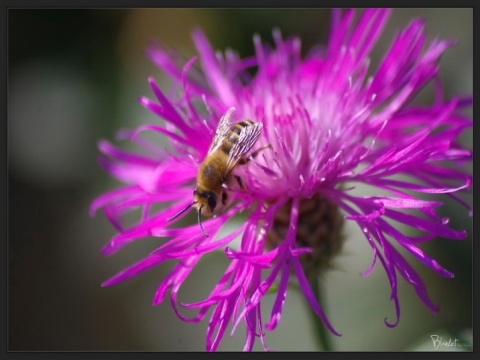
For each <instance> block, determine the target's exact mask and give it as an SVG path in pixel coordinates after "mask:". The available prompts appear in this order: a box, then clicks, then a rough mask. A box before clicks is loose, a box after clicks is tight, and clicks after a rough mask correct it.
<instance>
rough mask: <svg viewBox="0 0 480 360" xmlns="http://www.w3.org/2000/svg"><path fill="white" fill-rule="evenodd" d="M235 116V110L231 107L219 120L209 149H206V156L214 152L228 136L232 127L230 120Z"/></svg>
mask: <svg viewBox="0 0 480 360" xmlns="http://www.w3.org/2000/svg"><path fill="white" fill-rule="evenodd" d="M234 116H235V108H234V107H231V108H230V109H228V110H227V112H226V113H225V114H224V115H223V116H222V117H221V118H220V121H219V122H218V126H217V130H216V132H215V136H214V137H213V140H212V143H211V144H210V148H209V149H208V154H210V153H212V152H214V151H215V150H217V149H218V147H219V146H220V145H221V144H222V142H223V139H225V137H226V136H227V135H228V132H229V130H230V127H231V126H232V123H233V121H232V119H233V117H234Z"/></svg>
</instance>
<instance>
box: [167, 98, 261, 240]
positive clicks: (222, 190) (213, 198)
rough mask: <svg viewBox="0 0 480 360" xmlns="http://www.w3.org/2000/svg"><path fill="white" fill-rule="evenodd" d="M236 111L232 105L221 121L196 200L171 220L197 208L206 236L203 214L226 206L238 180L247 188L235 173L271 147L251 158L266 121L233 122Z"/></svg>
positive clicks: (199, 178) (204, 164) (202, 167)
mask: <svg viewBox="0 0 480 360" xmlns="http://www.w3.org/2000/svg"><path fill="white" fill-rule="evenodd" d="M234 113H235V109H234V108H230V109H229V110H228V111H227V112H226V113H225V115H223V116H222V118H221V119H220V121H219V124H218V127H217V130H216V132H215V136H214V138H213V141H212V143H211V145H210V148H209V150H208V153H207V156H206V157H205V159H204V161H203V162H202V164H201V165H200V168H199V170H198V173H197V184H196V187H195V190H194V192H193V202H192V203H191V204H190V205H188V206H187V207H186V208H185V209H183V210H182V211H180V212H179V213H178V214H177V215H175V216H173V217H172V218H170V219H169V220H173V219H174V218H176V217H177V216H179V215H181V214H182V213H183V212H185V211H186V210H188V209H189V208H190V207H194V208H196V209H197V211H198V222H199V224H200V227H201V229H202V232H203V233H204V235H205V236H208V235H207V234H206V233H205V231H204V230H203V227H202V222H201V217H200V215H204V216H212V215H213V214H214V212H215V211H216V210H218V209H220V208H223V207H224V206H226V205H227V203H228V198H229V195H228V191H229V190H231V189H232V187H233V186H234V185H235V183H236V184H238V186H240V188H243V187H244V185H243V182H242V179H241V178H240V177H239V176H236V175H233V170H234V169H235V167H236V166H237V165H241V164H246V163H247V162H248V160H249V158H253V157H255V156H256V154H257V153H258V152H259V151H261V150H263V149H264V148H266V147H269V146H265V147H262V148H260V149H258V150H257V151H255V152H253V153H252V154H251V155H250V156H249V157H247V154H248V152H249V151H250V150H251V149H252V147H253V146H254V145H255V143H256V142H257V140H258V138H259V136H260V133H261V131H262V123H259V122H254V121H251V120H242V121H239V122H236V123H233V122H232V119H233V116H234Z"/></svg>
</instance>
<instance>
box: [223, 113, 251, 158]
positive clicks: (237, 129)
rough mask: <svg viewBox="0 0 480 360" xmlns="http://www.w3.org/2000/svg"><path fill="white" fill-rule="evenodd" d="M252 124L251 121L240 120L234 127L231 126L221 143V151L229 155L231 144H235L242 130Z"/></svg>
mask: <svg viewBox="0 0 480 360" xmlns="http://www.w3.org/2000/svg"><path fill="white" fill-rule="evenodd" d="M253 124H254V122H253V121H251V120H242V121H239V122H237V123H236V124H235V125H233V126H232V127H231V128H230V132H229V134H228V137H227V138H226V139H225V141H224V142H223V143H222V150H223V151H224V152H225V153H227V154H228V153H229V152H230V150H231V149H232V146H233V144H235V143H236V142H237V141H238V139H239V138H240V133H241V132H242V129H243V128H245V127H247V126H251V125H253Z"/></svg>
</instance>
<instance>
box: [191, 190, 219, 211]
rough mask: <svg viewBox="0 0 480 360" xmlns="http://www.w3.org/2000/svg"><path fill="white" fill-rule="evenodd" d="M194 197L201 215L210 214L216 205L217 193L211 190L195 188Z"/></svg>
mask: <svg viewBox="0 0 480 360" xmlns="http://www.w3.org/2000/svg"><path fill="white" fill-rule="evenodd" d="M193 197H194V198H195V201H196V205H195V207H196V208H197V210H198V211H199V212H201V213H202V215H205V216H212V215H213V212H214V211H215V208H216V207H217V195H216V194H215V193H214V192H212V191H198V190H197V189H195V191H194V192H193Z"/></svg>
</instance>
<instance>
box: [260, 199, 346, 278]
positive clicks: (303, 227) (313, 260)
mask: <svg viewBox="0 0 480 360" xmlns="http://www.w3.org/2000/svg"><path fill="white" fill-rule="evenodd" d="M291 207H292V202H291V200H290V201H289V202H287V203H286V204H285V205H284V206H283V207H281V208H280V209H279V210H278V211H277V213H276V214H275V218H274V223H273V227H272V229H271V230H270V231H269V233H268V235H267V242H266V245H267V247H268V248H270V249H272V248H275V247H276V246H278V245H279V244H280V243H281V242H282V241H283V239H285V237H286V235H287V232H288V228H289V225H290V212H291ZM343 223H344V221H343V216H342V215H341V213H340V211H339V209H338V207H337V206H336V205H335V204H333V203H331V202H330V201H328V200H327V199H325V198H324V197H323V196H321V195H319V194H317V195H315V196H313V197H312V198H310V199H307V198H303V199H301V200H300V208H299V218H298V225H297V234H296V243H297V246H298V247H311V248H312V252H311V253H306V254H302V255H300V261H301V263H302V266H303V270H304V272H305V275H306V276H307V277H308V278H314V277H316V276H318V275H319V274H320V273H321V272H323V271H324V270H327V269H328V268H329V267H330V265H331V259H332V258H333V256H335V255H337V254H338V253H339V252H340V250H341V247H342V245H343V240H344V237H343V236H342V234H341V231H342V227H343Z"/></svg>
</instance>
